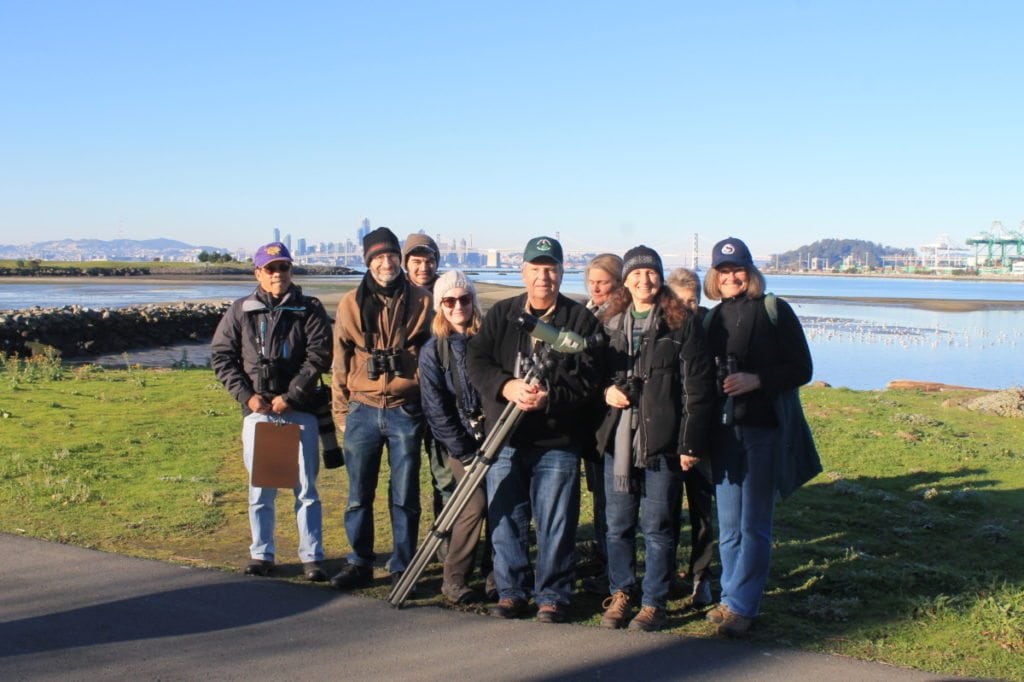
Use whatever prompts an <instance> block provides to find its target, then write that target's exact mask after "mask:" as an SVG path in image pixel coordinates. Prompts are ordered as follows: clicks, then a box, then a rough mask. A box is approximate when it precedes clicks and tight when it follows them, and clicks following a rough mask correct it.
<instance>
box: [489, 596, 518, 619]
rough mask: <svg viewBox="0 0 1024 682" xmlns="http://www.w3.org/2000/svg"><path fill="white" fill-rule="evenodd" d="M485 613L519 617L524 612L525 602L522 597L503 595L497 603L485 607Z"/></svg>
mask: <svg viewBox="0 0 1024 682" xmlns="http://www.w3.org/2000/svg"><path fill="white" fill-rule="evenodd" d="M487 613H489V614H491V615H492V616H494V617H496V618H506V619H508V618H520V617H522V616H523V615H525V614H526V602H525V601H523V600H522V599H514V598H512V597H503V598H502V599H499V600H498V603H497V604H495V605H494V606H492V607H491V608H489V609H487Z"/></svg>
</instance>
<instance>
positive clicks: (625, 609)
mask: <svg viewBox="0 0 1024 682" xmlns="http://www.w3.org/2000/svg"><path fill="white" fill-rule="evenodd" d="M601 608H603V609H604V614H603V615H602V616H601V627H603V628H610V629H612V630H617V629H618V628H621V627H625V626H626V622H627V621H628V620H629V612H630V608H629V594H627V593H626V592H616V593H615V594H613V595H612V596H610V597H608V598H607V599H605V600H604V603H603V604H601Z"/></svg>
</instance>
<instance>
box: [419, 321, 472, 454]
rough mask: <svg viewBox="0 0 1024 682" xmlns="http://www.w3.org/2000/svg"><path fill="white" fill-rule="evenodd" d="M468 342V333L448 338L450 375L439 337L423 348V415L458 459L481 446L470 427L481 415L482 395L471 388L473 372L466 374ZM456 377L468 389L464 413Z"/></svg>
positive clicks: (465, 395) (428, 424) (421, 350)
mask: <svg viewBox="0 0 1024 682" xmlns="http://www.w3.org/2000/svg"><path fill="white" fill-rule="evenodd" d="M468 342H469V338H468V337H467V336H466V335H465V334H452V335H450V336H449V337H448V343H449V348H450V355H449V358H448V363H449V366H450V368H451V371H450V372H446V371H445V370H444V368H443V367H442V366H441V358H440V357H439V353H438V341H437V337H436V336H432V337H430V339H429V340H428V341H427V342H426V343H424V344H423V348H421V349H420V359H419V361H420V404H421V405H422V406H423V416H424V417H426V419H427V426H429V427H430V432H431V433H432V434H434V438H435V439H437V440H438V441H439V442H440V443H441V445H443V446H444V448H445V450H447V451H448V454H449V455H451V456H452V457H455V458H456V459H460V458H462V457H465V456H466V455H469V454H470V453H473V452H476V451H477V450H478V449H480V444H479V443H478V442H477V441H476V439H475V438H473V436H472V435H470V428H469V420H470V417H471V416H472V415H477V416H480V415H481V412H480V410H481V408H480V394H479V393H477V391H476V389H475V388H473V387H472V386H471V385H470V383H469V373H468V372H467V371H466V345H467V343H468ZM453 374H455V375H457V377H458V380H459V381H461V382H462V386H463V388H464V389H465V390H464V391H463V401H464V405H463V406H462V408H463V409H462V410H460V409H459V406H458V401H457V400H456V393H455V385H454V383H453Z"/></svg>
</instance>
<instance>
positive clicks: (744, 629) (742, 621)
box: [718, 611, 754, 637]
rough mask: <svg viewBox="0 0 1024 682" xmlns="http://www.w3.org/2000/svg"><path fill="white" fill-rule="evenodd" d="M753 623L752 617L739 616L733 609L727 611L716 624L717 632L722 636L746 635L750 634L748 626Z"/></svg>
mask: <svg viewBox="0 0 1024 682" xmlns="http://www.w3.org/2000/svg"><path fill="white" fill-rule="evenodd" d="M753 624H754V619H753V618H747V617H746V616H741V615H740V614H738V613H736V612H735V611H727V612H726V614H725V618H724V619H723V620H722V622H721V623H719V625H718V634H720V635H722V636H724V637H746V636H747V635H748V634H750V626H751V625H753Z"/></svg>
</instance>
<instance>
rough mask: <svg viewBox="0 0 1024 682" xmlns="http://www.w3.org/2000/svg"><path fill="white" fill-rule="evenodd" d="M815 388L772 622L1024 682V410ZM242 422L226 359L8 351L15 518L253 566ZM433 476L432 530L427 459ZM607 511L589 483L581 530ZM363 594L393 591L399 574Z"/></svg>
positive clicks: (784, 639) (696, 628)
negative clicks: (82, 357)
mask: <svg viewBox="0 0 1024 682" xmlns="http://www.w3.org/2000/svg"><path fill="white" fill-rule="evenodd" d="M803 397H804V405H805V408H806V411H807V415H808V419H809V421H810V422H811V426H812V428H813V429H814V432H815V437H816V440H817V442H818V445H819V448H820V450H821V453H822V458H823V462H824V465H825V473H824V474H822V475H821V476H819V477H818V478H817V479H816V480H815V481H814V482H812V483H811V484H809V485H808V486H806V487H805V488H804V489H802V490H800V491H799V492H797V493H796V494H795V495H794V496H793V497H792V498H791V499H789V500H787V501H786V502H784V503H781V504H780V505H779V506H778V508H777V513H776V522H775V530H776V533H775V553H774V558H773V570H772V578H771V579H770V581H769V586H768V592H767V594H766V598H765V603H764V606H763V617H762V618H761V619H759V621H758V623H757V626H756V628H755V630H754V634H753V638H754V640H755V641H758V642H761V643H765V644H773V645H782V646H791V647H798V648H802V649H809V650H815V651H823V652H832V653H840V654H844V655H849V656H854V657H857V658H863V659H870V660H878V661H886V662H889V663H893V664H896V665H904V666H913V667H917V668H922V669H925V670H931V671H936V672H940V673H947V674H961V675H971V676H979V677H999V678H1006V679H1016V680H1024V663H1022V661H1024V528H1022V519H1024V513H1022V512H1024V495H1022V493H1021V488H1024V466H1022V463H1024V429H1021V423H1020V420H1014V419H1010V418H1003V417H994V416H988V415H985V414H979V413H976V412H970V411H967V410H965V409H963V408H961V407H960V406H959V404H958V401H960V400H961V399H964V398H966V397H969V394H966V393H965V394H963V395H959V394H954V395H952V396H950V394H943V395H931V394H918V393H915V392H897V391H887V392H857V391H849V390H845V389H831V388H811V389H806V390H805V391H804V392H803ZM240 427H241V420H240V413H239V410H238V407H237V405H236V404H235V403H234V402H233V401H232V400H231V399H230V398H229V397H228V396H227V394H226V392H225V391H224V390H223V389H222V388H221V387H220V385H219V384H218V383H217V382H216V380H215V379H214V377H213V375H212V373H211V372H210V371H209V370H208V369H184V370H138V369H131V368H130V369H126V370H102V369H98V368H95V367H83V368H79V369H76V370H73V371H72V370H68V369H66V368H61V367H60V366H59V365H57V364H56V362H55V361H52V360H50V361H47V360H45V359H44V360H39V361H36V362H35V363H28V362H25V361H14V360H10V359H8V360H7V361H6V362H4V363H3V364H2V366H0V530H2V531H4V532H8V533H23V534H27V535H32V536H35V537H40V538H45V539H50V540H55V541H59V542H69V543H74V544H78V545H83V546H88V547H95V548H99V549H104V550H108V551H116V552H122V553H126V554H133V555H137V556H147V557H154V558H160V559H164V560H173V561H179V562H188V563H191V564H196V565H202V566H212V567H219V568H229V569H235V568H237V567H239V566H241V565H243V563H244V561H245V560H246V558H247V545H248V522H247V518H246V509H245V491H246V486H245V472H244V469H243V468H242V465H241V456H240V442H239V431H240ZM343 472H344V469H342V470H333V471H324V472H321V478H320V484H319V488H320V491H321V494H322V496H323V505H324V519H325V521H324V522H325V545H326V547H327V550H328V554H329V556H331V557H332V561H331V562H330V563H329V568H330V569H334V568H336V567H337V566H338V565H339V560H338V559H337V557H340V556H343V555H344V554H345V553H346V552H347V551H348V546H347V542H346V540H345V536H344V529H343V527H342V512H343V499H344V494H345V474H344V473H343ZM386 480H387V472H386V470H385V471H384V472H382V476H381V487H380V488H379V490H378V504H377V510H376V514H375V516H376V519H377V526H376V527H377V551H378V553H379V554H386V552H387V551H388V550H389V548H390V535H389V524H388V520H387V519H388V516H387V510H386V508H385V505H384V500H386V497H387V495H386V489H385V487H384V486H385V484H386ZM422 480H423V483H424V485H423V500H422V502H423V509H424V514H423V521H422V525H423V529H422V530H425V529H426V527H427V525H428V524H429V522H430V520H431V517H432V515H431V514H430V512H429V510H430V508H431V505H430V500H429V486H428V485H427V480H428V474H427V471H426V466H425V465H424V467H423V474H422ZM286 497H290V495H287V496H286ZM286 497H283V498H282V504H279V505H278V536H279V541H278V544H279V549H278V557H279V560H280V561H286V562H287V561H289V560H290V561H292V562H294V564H292V565H290V566H288V567H286V570H285V573H286V575H297V574H298V565H297V560H296V559H289V557H294V554H295V547H296V546H297V539H296V537H295V527H294V521H293V520H292V511H291V503H290V500H287V499H286ZM590 521H591V508H590V499H589V495H587V494H586V493H585V494H584V505H583V510H582V518H581V543H585V541H586V539H587V537H588V534H589V533H590V532H591V528H592V526H591V523H590ZM421 536H422V533H421ZM683 537H684V538H686V537H688V529H684V532H683ZM687 551H688V548H687V547H683V548H681V550H680V555H681V556H685V554H686V552H687ZM383 582H386V581H381V583H383ZM439 584H440V567H439V566H437V565H432V566H431V567H430V568H429V569H428V571H427V572H426V574H425V576H424V579H423V580H422V581H421V586H420V588H419V591H418V592H417V594H416V596H415V599H416V600H417V601H418V602H420V603H437V604H440V603H441V600H440V598H439V597H437V596H435V595H436V591H437V588H438V587H439ZM314 589H315V588H314ZM365 592H366V593H367V594H369V595H373V596H377V597H383V596H384V595H385V594H386V592H387V587H386V586H385V585H383V584H378V585H376V586H374V587H371V588H368V589H367V590H365ZM600 601H601V600H600V599H599V598H598V597H593V596H589V595H586V594H583V593H579V594H578V595H577V597H576V598H575V601H574V603H573V606H572V609H571V612H570V616H571V618H572V620H573V621H574V622H577V623H585V624H592V625H593V624H596V623H597V622H598V621H599V618H600ZM670 606H671V613H670V616H671V618H670V622H669V625H670V632H675V633H679V634H686V635H691V636H700V637H704V636H712V635H713V633H712V629H711V627H710V626H709V625H708V624H707V623H705V622H704V620H703V618H702V614H701V613H699V612H695V611H692V610H688V609H687V608H686V606H685V600H683V599H679V600H676V601H673V602H672V603H671V605H670Z"/></svg>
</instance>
